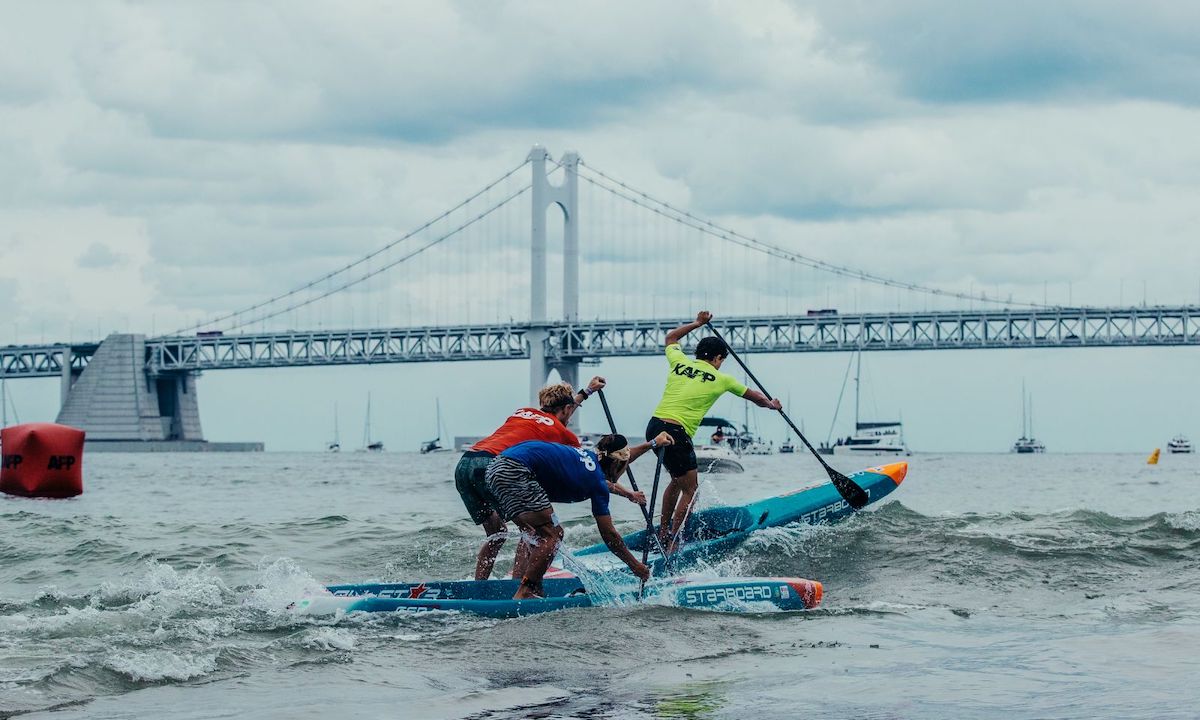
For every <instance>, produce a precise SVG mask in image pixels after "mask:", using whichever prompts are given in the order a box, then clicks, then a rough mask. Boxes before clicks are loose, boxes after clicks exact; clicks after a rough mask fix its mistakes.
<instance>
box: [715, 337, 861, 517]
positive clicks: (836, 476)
mask: <svg viewBox="0 0 1200 720" xmlns="http://www.w3.org/2000/svg"><path fill="white" fill-rule="evenodd" d="M704 326H705V327H707V328H708V329H709V331H710V332H711V333H712V334H713V335H714V336H716V338H717V339H718V340H720V341H721V342H723V343H725V347H727V348H729V354H730V355H732V356H733V359H734V360H736V361H737V364H738V365H741V366H742V369H743V370H745V371H746V375H747V376H748V377H749V378H750V379H751V380H753V381H754V384H755V385H757V386H758V389H759V391H761V392H762V394H763V395H766V396H767V399H768V400H774V399H775V398H773V397H771V393H769V392H767V389H766V388H765V387H763V384H762V383H760V382H759V381H758V378H756V377H754V373H752V372H750V368H748V367H746V363H744V362H742V359H741V358H740V357H738V354H737V353H735V352H734V351H733V348H732V347H731V346H730V345H729V343H728V342H726V341H725V338H723V337H721V333H719V332H717V329H716V328H715V327H713V326H712V323H711V322H706V323H704ZM779 414H780V415H781V416H783V419H784V421H786V422H787V424H788V425H790V426H791V428H792V432H794V433H796V435H798V436H799V437H800V441H801V442H803V443H804V446H805V447H806V448H808V450H809V452H811V453H812V454H813V457H815V458H816V459H817V462H819V463H821V467H823V468H825V472H827V473H829V481H830V482H832V483H833V486H834V487H835V488H837V491H838V493H840V494H841V496H842V498H843V499H845V501H846V502H847V503H849V504H850V507H852V508H854V509H855V510H857V509H859V508H861V507H863V506H865V505H866V504H867V503H868V502H870V498H869V497H868V496H867V492H866V491H865V490H863V489H862V488H860V487H859V486H858V485H855V484H854V481H853V480H851V479H850V478H848V477H846V476H845V475H843V474H841V473H840V472H838V471H837V470H834V469H833V468H831V467H830V466H829V463H827V462H825V458H823V457H821V453H819V452H817V449H816V448H814V447H813V446H812V443H810V442H809V441H808V438H806V437H804V433H802V432H800V428H798V427H796V423H794V422H792V419H791V418H790V417H788V416H787V413H785V412H784V411H783V410H780V411H779Z"/></svg>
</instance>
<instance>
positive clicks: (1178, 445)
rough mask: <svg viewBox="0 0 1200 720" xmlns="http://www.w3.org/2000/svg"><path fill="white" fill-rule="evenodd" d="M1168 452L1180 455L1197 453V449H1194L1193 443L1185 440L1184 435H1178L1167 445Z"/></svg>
mask: <svg viewBox="0 0 1200 720" xmlns="http://www.w3.org/2000/svg"><path fill="white" fill-rule="evenodd" d="M1167 452H1169V453H1171V454H1172V455H1174V454H1178V453H1192V452H1196V448H1194V447H1192V441H1191V440H1188V439H1187V438H1185V437H1184V436H1183V435H1176V436H1175V437H1173V438H1171V442H1169V443H1167Z"/></svg>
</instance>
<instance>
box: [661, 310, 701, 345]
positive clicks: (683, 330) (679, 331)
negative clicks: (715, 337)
mask: <svg viewBox="0 0 1200 720" xmlns="http://www.w3.org/2000/svg"><path fill="white" fill-rule="evenodd" d="M709 320H712V313H710V312H709V311H707V310H701V311H700V312H698V313H696V321H695V322H690V323H686V324H684V325H680V326H679V327H677V328H675V329H674V330H671V331H670V332H668V333H667V345H674V344H675V343H677V342H679V341H680V340H682V339H683V338H684V336H685V335H687V334H688V333H690V332H691V331H693V330H695V329H696V328H699V327H704V323H706V322H708V321H709Z"/></svg>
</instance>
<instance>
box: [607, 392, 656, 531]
mask: <svg viewBox="0 0 1200 720" xmlns="http://www.w3.org/2000/svg"><path fill="white" fill-rule="evenodd" d="M596 394H597V395H599V396H600V404H601V405H602V406H603V407H604V417H605V418H606V419H607V420H608V429H609V430H611V431H612V433H613V434H614V435H616V434H617V424H616V423H615V422H613V416H612V411H610V410H609V409H608V398H606V397H604V391H603V390H597V391H596ZM625 477H627V478H629V485H630V487H632V488H633V491H634V492H641V490H639V489H638V486H637V480H634V479H633V469H632V468H631V467H629V465H626V466H625ZM638 507H640V508H641V509H642V515H644V516H645V517H646V522H651V518H652V517H653V516H652V515H650V511H649V510H647V509H646V506H645V505H638Z"/></svg>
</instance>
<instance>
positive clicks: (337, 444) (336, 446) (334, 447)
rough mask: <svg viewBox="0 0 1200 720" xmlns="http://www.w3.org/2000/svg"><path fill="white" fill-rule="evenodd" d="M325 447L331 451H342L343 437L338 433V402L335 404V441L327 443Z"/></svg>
mask: <svg viewBox="0 0 1200 720" xmlns="http://www.w3.org/2000/svg"><path fill="white" fill-rule="evenodd" d="M325 449H326V450H327V451H329V452H341V451H342V439H341V435H340V434H339V433H338V407H337V403H336V402H335V403H334V404H333V442H331V443H329V444H328V445H326V446H325Z"/></svg>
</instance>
